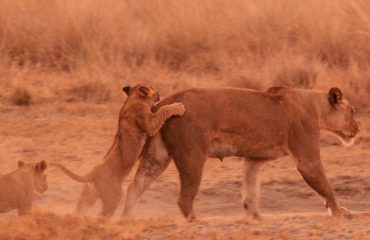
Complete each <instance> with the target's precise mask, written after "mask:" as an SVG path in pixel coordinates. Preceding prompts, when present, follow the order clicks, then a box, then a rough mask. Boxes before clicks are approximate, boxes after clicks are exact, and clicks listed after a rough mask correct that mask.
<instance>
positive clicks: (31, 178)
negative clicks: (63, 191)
mask: <svg viewBox="0 0 370 240" xmlns="http://www.w3.org/2000/svg"><path fill="white" fill-rule="evenodd" d="M46 168H47V164H46V162H45V161H40V162H38V163H27V164H26V163H24V162H22V161H19V162H18V169H17V170H15V171H13V172H11V173H8V174H5V175H2V176H0V212H2V213H5V212H9V211H11V210H14V209H17V210H18V215H19V216H22V215H25V214H28V213H29V212H30V211H31V209H32V200H33V192H34V191H35V192H38V193H40V194H42V193H43V192H45V191H46V190H47V189H48V184H47V181H46V174H45V170H46Z"/></svg>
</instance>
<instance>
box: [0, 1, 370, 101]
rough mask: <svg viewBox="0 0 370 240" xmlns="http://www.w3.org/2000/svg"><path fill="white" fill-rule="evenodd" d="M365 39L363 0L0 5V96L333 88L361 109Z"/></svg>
mask: <svg viewBox="0 0 370 240" xmlns="http://www.w3.org/2000/svg"><path fill="white" fill-rule="evenodd" d="M369 42H370V2H369V1H367V0H310V1H299V2H297V1H295V0H281V1H274V0H248V1H243V0H204V1H196V0H177V1H172V0H136V1H134V0H125V1H122V0H109V1H105V0H80V1H74V0H22V1H9V0H0V81H1V86H0V87H1V91H0V98H1V99H2V100H3V101H10V102H23V100H22V99H21V100H17V99H15V100H14V95H16V94H17V92H18V93H19V92H23V93H24V92H25V91H26V92H27V94H23V95H22V94H21V96H24V95H25V96H27V95H30V96H31V99H32V102H33V103H38V102H45V101H53V100H56V99H62V100H63V101H64V100H67V101H74V100H91V101H95V102H102V101H106V100H109V99H112V97H115V96H116V95H118V94H119V91H118V90H117V87H119V86H120V85H123V84H130V83H136V82H142V81H148V82H152V83H154V85H156V86H157V87H158V88H159V89H160V90H161V91H162V92H164V93H165V94H168V93H171V92H173V91H175V90H179V89H184V88H187V87H192V86H209V85H212V86H237V87H252V88H263V87H266V86H269V85H272V84H279V85H292V86H298V87H307V88H312V87H316V88H321V89H324V88H325V89H326V88H327V87H328V86H331V85H337V86H340V87H342V88H344V89H345V90H346V92H347V93H348V94H349V95H350V97H351V100H354V101H355V102H356V103H360V104H361V103H362V104H366V103H367V100H366V98H368V93H369V92H370V83H369V72H370V71H369V60H370V44H369ZM88 85H90V87H88V91H89V93H88V94H86V93H81V91H83V90H86V86H88ZM101 86H104V88H103V89H102V88H101ZM18 88H21V89H20V90H19V89H18ZM100 90H103V93H102V94H103V95H101V93H100ZM14 92H15V93H14ZM81 95H82V96H81ZM95 95H97V97H95ZM26 102H28V101H27V100H26Z"/></svg>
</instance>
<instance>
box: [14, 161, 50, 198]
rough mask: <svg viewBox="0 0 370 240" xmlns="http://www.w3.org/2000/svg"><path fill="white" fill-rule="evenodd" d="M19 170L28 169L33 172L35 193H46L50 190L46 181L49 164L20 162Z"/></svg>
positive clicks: (43, 162)
mask: <svg viewBox="0 0 370 240" xmlns="http://www.w3.org/2000/svg"><path fill="white" fill-rule="evenodd" d="M18 169H27V170H29V171H31V174H32V180H33V187H34V191H35V192H38V193H40V194H41V193H44V192H45V191H46V190H47V189H48V183H47V179H46V174H45V170H46V169H47V164H46V162H45V161H44V160H42V161H40V162H38V163H27V164H26V163H24V162H22V161H18Z"/></svg>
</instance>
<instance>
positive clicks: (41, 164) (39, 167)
mask: <svg viewBox="0 0 370 240" xmlns="http://www.w3.org/2000/svg"><path fill="white" fill-rule="evenodd" d="M47 167H48V166H47V163H46V162H45V161H44V160H42V161H40V162H38V163H37V164H36V166H35V169H36V171H38V172H43V171H45V170H46V168H47Z"/></svg>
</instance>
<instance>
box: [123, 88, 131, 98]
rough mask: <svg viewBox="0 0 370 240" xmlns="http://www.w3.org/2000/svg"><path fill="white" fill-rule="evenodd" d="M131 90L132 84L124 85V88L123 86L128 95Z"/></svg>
mask: <svg viewBox="0 0 370 240" xmlns="http://www.w3.org/2000/svg"><path fill="white" fill-rule="evenodd" d="M130 90H131V87H130V86H126V87H123V88H122V91H123V92H124V93H126V94H127V96H128V94H129V93H130Z"/></svg>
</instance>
